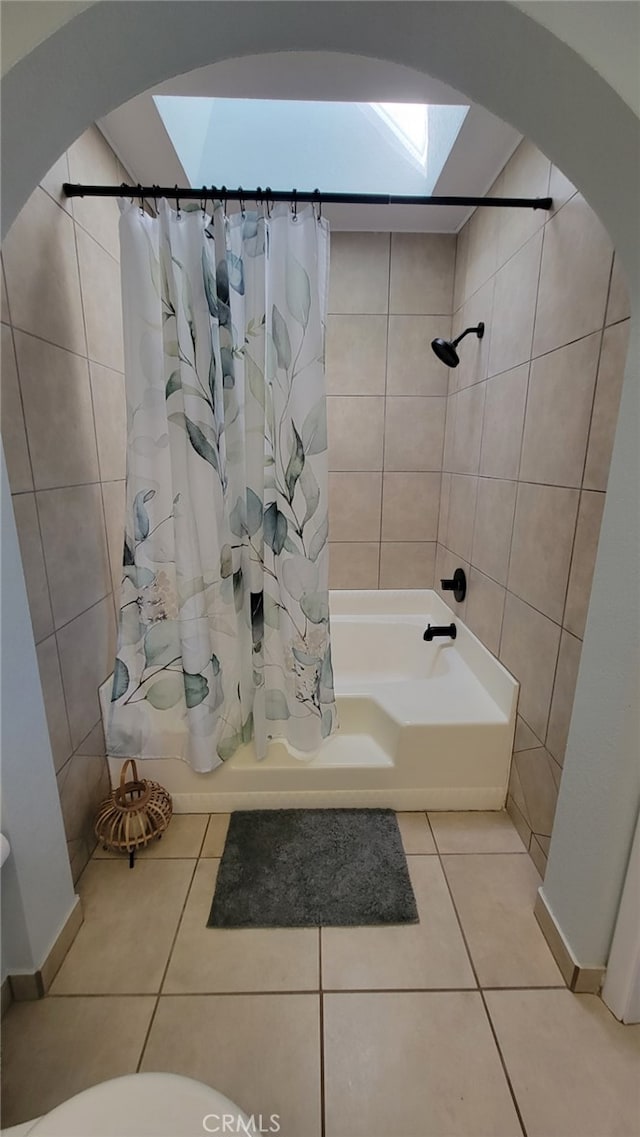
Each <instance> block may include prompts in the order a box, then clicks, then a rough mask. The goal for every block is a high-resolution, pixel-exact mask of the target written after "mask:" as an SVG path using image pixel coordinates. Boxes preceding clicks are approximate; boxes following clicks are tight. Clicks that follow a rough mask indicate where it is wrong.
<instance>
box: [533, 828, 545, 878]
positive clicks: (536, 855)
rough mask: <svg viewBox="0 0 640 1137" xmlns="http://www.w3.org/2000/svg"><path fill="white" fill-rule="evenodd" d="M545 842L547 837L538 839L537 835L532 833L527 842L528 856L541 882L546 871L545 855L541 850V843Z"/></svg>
mask: <svg viewBox="0 0 640 1137" xmlns="http://www.w3.org/2000/svg"><path fill="white" fill-rule="evenodd" d="M547 840H548V838H547V837H538V836H537V834H535V833H532V834H531V839H530V842H529V856H530V857H531V860H532V861H533V863H534V865H535V866H536V868H537V870H538V872H539V873H540V876H541V877H542V879H543V880H544V877H545V873H546V871H547V854H546V853H545V851H544V849H543V848H542V844H541V842H542V841H547Z"/></svg>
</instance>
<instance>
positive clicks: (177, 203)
mask: <svg viewBox="0 0 640 1137" xmlns="http://www.w3.org/2000/svg"><path fill="white" fill-rule="evenodd" d="M173 188H174V189H175V191H176V218H177V220H178V221H179V220H180V217H181V214H180V198H179V196H178V183H177V182H176V184H175V186H174V187H173Z"/></svg>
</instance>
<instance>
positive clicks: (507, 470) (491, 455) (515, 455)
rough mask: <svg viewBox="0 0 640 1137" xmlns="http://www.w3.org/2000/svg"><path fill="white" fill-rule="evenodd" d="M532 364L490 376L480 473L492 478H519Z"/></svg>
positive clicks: (485, 405) (525, 364) (486, 396)
mask: <svg viewBox="0 0 640 1137" xmlns="http://www.w3.org/2000/svg"><path fill="white" fill-rule="evenodd" d="M528 377H529V364H528V363H524V364H522V365H521V366H520V367H516V368H514V369H513V371H505V372H504V373H503V374H502V375H495V376H494V377H493V378H492V379H489V380H487V383H486V386H485V392H486V394H485V403H484V418H483V423H482V451H481V454H480V473H481V474H484V475H485V476H486V477H491V478H517V476H518V468H519V465H520V447H521V445H522V431H523V426H524V411H525V405H526V401H527V383H528Z"/></svg>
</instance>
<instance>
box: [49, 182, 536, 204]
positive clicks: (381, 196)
mask: <svg viewBox="0 0 640 1137" xmlns="http://www.w3.org/2000/svg"><path fill="white" fill-rule="evenodd" d="M62 189H63V192H64V194H65V197H130V198H147V199H148V200H151V201H153V200H154V199H157V198H161V197H166V198H172V199H175V201H176V204H177V203H179V202H180V201H199V202H202V203H204V202H206V201H239V202H244V201H255V202H262V201H290V202H291V203H292V204H293V205H295V204H297V203H301V204H304V203H306V202H312V203H315V204H316V205H465V206H469V205H475V206H495V207H496V208H502V209H505V208H506V209H551V206H552V204H553V202H552V198H550V197H451V196H445V197H438V196H435V197H420V196H415V195H412V194H394V193H321V192H320V190H318V189H315V190H310V191H309V190H305V191H298V190H296V189H294V190H272V189H270V188H269V187H268V186H267V187H266V188H265V189H261V188H260V186H258V187H257V189H252V190H244V189H242V186H240V187H239V188H238V189H233V190H230V189H227V187H226V186H221V187H218V186H203V187H202V189H194V188H193V187H192V186H186V187H183V188H180V187H179V186H141V185H137V186H130V185H126V184H125V183H124V182H123V183H122V185H119V186H83V185H72V184H71V183H70V182H64V184H63V186H62Z"/></svg>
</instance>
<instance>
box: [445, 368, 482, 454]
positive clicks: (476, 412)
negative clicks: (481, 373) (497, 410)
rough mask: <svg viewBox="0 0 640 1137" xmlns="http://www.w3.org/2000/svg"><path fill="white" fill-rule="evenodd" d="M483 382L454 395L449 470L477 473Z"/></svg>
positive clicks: (480, 440) (480, 438)
mask: <svg viewBox="0 0 640 1137" xmlns="http://www.w3.org/2000/svg"><path fill="white" fill-rule="evenodd" d="M484 400H485V384H484V383H477V384H476V385H475V386H473V387H467V388H466V390H464V391H459V392H458V394H457V395H456V396H455V402H456V408H455V426H454V440H453V458H452V464H451V470H452V472H453V473H456V474H477V473H478V467H479V465H480V447H481V444H482V419H483V415H484Z"/></svg>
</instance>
